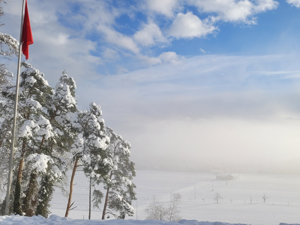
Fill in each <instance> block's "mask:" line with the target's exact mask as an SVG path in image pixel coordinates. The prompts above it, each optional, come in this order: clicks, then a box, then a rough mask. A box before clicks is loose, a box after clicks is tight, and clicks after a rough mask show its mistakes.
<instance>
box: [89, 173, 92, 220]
mask: <svg viewBox="0 0 300 225" xmlns="http://www.w3.org/2000/svg"><path fill="white" fill-rule="evenodd" d="M91 211H92V178H91V176H90V192H89V220H90V219H91Z"/></svg>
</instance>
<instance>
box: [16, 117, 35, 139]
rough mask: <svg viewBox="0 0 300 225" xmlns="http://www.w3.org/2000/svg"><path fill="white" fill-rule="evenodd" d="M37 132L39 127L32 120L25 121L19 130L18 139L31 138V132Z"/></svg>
mask: <svg viewBox="0 0 300 225" xmlns="http://www.w3.org/2000/svg"><path fill="white" fill-rule="evenodd" d="M35 129H36V130H38V129H39V126H38V125H37V124H36V123H35V122H34V121H32V120H26V121H25V122H24V123H23V124H22V126H21V127H20V130H19V137H20V138H27V139H28V138H30V137H32V130H35Z"/></svg>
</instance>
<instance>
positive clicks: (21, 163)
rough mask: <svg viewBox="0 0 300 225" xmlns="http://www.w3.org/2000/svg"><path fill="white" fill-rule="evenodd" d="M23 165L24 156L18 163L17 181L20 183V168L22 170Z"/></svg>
mask: <svg viewBox="0 0 300 225" xmlns="http://www.w3.org/2000/svg"><path fill="white" fill-rule="evenodd" d="M23 165H24V158H22V159H21V160H20V163H19V171H18V182H19V183H20V184H21V182H22V170H23Z"/></svg>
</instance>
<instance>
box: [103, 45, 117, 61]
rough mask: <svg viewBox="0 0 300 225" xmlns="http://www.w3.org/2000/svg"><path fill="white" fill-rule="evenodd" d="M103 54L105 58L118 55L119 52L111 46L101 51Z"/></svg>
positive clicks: (113, 57) (112, 57)
mask: <svg viewBox="0 0 300 225" xmlns="http://www.w3.org/2000/svg"><path fill="white" fill-rule="evenodd" d="M103 56H104V58H105V59H115V58H118V57H119V54H118V53H117V52H116V51H115V50H113V49H111V48H106V49H105V51H104V52H103Z"/></svg>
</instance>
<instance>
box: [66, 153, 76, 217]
mask: <svg viewBox="0 0 300 225" xmlns="http://www.w3.org/2000/svg"><path fill="white" fill-rule="evenodd" d="M78 160H79V157H76V160H75V163H74V167H73V171H72V176H71V181H70V193H69V199H68V204H67V209H66V214H65V217H68V215H69V211H70V208H71V206H72V204H71V201H72V194H73V182H74V177H75V172H76V168H77V164H78Z"/></svg>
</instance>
